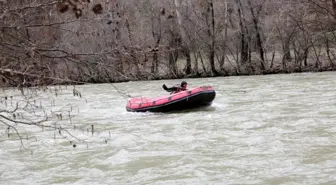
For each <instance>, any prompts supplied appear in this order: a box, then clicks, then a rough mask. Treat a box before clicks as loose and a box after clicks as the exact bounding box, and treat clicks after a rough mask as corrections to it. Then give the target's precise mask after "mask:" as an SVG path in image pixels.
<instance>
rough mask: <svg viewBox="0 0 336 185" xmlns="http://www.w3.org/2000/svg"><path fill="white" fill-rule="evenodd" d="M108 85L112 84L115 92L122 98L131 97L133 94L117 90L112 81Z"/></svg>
mask: <svg viewBox="0 0 336 185" xmlns="http://www.w3.org/2000/svg"><path fill="white" fill-rule="evenodd" d="M109 84H110V85H112V87H113V88H114V89H115V90H116V91H117V93H118V94H119V95H120V96H122V97H123V98H125V99H128V98H133V96H131V95H129V94H127V93H124V92H122V91H121V90H119V89H118V88H117V87H116V86H115V85H113V84H112V83H109Z"/></svg>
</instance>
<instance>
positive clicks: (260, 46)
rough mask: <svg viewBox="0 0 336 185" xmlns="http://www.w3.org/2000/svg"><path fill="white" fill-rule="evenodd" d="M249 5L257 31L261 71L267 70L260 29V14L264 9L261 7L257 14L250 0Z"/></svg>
mask: <svg viewBox="0 0 336 185" xmlns="http://www.w3.org/2000/svg"><path fill="white" fill-rule="evenodd" d="M248 4H249V6H250V10H251V14H252V20H253V25H254V29H255V31H256V39H257V48H258V50H259V57H260V64H261V70H265V69H266V68H265V58H264V48H263V42H262V39H261V34H260V29H259V12H260V10H261V8H262V5H260V7H259V9H258V10H257V13H255V12H254V9H253V7H252V4H251V1H250V0H248Z"/></svg>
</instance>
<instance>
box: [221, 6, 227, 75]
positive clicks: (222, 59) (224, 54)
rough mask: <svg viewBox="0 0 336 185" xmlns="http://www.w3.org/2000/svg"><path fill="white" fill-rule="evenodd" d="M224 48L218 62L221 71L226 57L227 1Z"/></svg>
mask: <svg viewBox="0 0 336 185" xmlns="http://www.w3.org/2000/svg"><path fill="white" fill-rule="evenodd" d="M224 25H225V27H224V46H223V56H222V58H221V60H220V61H219V68H220V70H221V71H225V70H224V62H225V57H226V46H227V44H226V42H227V28H228V6H227V0H225V19H224Z"/></svg>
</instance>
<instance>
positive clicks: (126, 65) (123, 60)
mask: <svg viewBox="0 0 336 185" xmlns="http://www.w3.org/2000/svg"><path fill="white" fill-rule="evenodd" d="M335 21H336V3H335V1H333V0H326V1H319V2H316V1H311V0H300V1H286V0H285V1H276V0H267V1H266V0H224V1H223V0H195V1H188V0H171V1H157V0H140V1H139V0H123V1H121V0H113V1H102V0H101V1H94V3H93V2H91V1H87V0H81V1H75V0H56V1H55V0H38V1H19V0H11V1H0V62H1V67H0V85H1V86H35V85H54V84H78V83H86V82H89V83H100V82H119V81H128V80H148V79H163V78H165V79H167V78H185V77H205V76H229V75H253V74H270V73H288V72H301V71H324V70H334V69H335V64H334V60H335V41H336V39H335V38H336V34H335V31H334V30H335V26H334V25H335Z"/></svg>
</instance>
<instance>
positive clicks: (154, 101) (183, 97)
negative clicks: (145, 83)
mask: <svg viewBox="0 0 336 185" xmlns="http://www.w3.org/2000/svg"><path fill="white" fill-rule="evenodd" d="M215 97H216V92H215V90H214V89H213V88H212V87H211V86H202V87H197V88H193V89H188V90H185V91H181V92H179V93H175V94H171V95H167V96H160V97H156V98H146V97H141V98H132V99H130V100H128V103H127V105H126V110H127V111H129V112H170V111H180V110H185V109H192V108H199V107H203V106H209V105H211V103H212V101H213V100H214V99H215Z"/></svg>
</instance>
